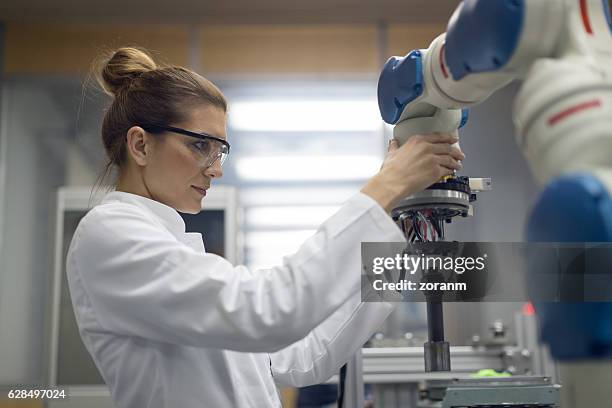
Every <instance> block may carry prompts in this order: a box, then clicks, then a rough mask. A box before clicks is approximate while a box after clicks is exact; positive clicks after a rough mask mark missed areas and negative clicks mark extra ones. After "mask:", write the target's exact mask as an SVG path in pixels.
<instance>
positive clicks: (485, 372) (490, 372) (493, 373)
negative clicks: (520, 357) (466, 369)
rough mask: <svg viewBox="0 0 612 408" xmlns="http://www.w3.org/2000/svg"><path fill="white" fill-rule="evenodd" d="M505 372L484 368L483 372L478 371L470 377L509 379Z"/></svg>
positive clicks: (509, 375) (508, 374)
mask: <svg viewBox="0 0 612 408" xmlns="http://www.w3.org/2000/svg"><path fill="white" fill-rule="evenodd" d="M511 376H512V374H510V373H509V372H507V371H502V372H498V371H495V370H494V369H492V368H485V369H483V370H478V372H476V373H474V374H472V375H471V377H473V378H485V377H511Z"/></svg>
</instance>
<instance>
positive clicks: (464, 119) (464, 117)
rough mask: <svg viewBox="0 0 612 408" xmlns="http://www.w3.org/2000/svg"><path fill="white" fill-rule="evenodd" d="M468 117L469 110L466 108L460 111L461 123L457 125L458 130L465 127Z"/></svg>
mask: <svg viewBox="0 0 612 408" xmlns="http://www.w3.org/2000/svg"><path fill="white" fill-rule="evenodd" d="M469 117H470V110H469V109H468V108H463V109H461V123H460V124H459V129H461V128H462V127H464V126H465V125H467V123H468V119H469Z"/></svg>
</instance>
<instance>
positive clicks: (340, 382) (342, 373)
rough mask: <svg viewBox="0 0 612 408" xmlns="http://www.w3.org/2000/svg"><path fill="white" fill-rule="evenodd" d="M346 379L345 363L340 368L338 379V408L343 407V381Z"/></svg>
mask: <svg viewBox="0 0 612 408" xmlns="http://www.w3.org/2000/svg"><path fill="white" fill-rule="evenodd" d="M345 381H346V364H345V365H343V366H342V368H341V369H340V379H339V380H338V408H343V407H342V405H343V404H344V383H345Z"/></svg>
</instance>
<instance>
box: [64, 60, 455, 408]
mask: <svg viewBox="0 0 612 408" xmlns="http://www.w3.org/2000/svg"><path fill="white" fill-rule="evenodd" d="M100 73H101V75H100V78H99V80H100V82H101V85H102V86H103V87H104V89H105V90H106V91H107V92H108V93H110V94H111V95H113V96H114V100H113V102H112V104H111V106H110V107H109V109H108V111H107V112H106V114H105V117H104V121H103V125H102V139H103V142H104V147H105V149H106V153H107V155H108V157H109V161H108V165H107V166H106V173H108V171H109V169H111V168H112V167H113V166H115V167H116V168H117V169H118V179H117V182H116V186H115V191H112V192H110V193H108V194H107V195H106V196H105V197H104V199H103V201H102V203H101V204H100V205H98V206H96V207H94V208H93V209H92V210H91V211H90V212H89V213H88V214H87V215H86V216H85V217H84V218H83V219H82V220H81V222H80V223H79V226H78V228H77V229H76V232H75V234H74V238H73V240H72V243H71V246H70V249H69V252H68V258H67V275H68V283H69V286H70V292H71V295H72V302H73V306H74V310H75V315H76V319H77V322H78V325H79V330H80V333H81V337H82V339H83V343H84V344H85V346H86V348H87V350H88V351H89V353H90V354H91V355H92V357H93V360H94V361H95V363H96V365H97V367H98V369H99V370H100V373H101V374H102V376H103V378H104V380H105V382H106V383H107V384H108V386H109V387H110V391H111V394H112V396H113V399H114V401H115V404H116V406H117V407H118V408H127V407H130V408H145V407H169V408H170V407H171V408H194V407H214V408H218V407H258V408H259V407H280V400H279V397H278V392H277V390H276V387H275V381H277V382H279V383H285V384H290V385H293V386H305V385H308V384H315V383H319V382H322V381H325V380H327V379H328V378H329V377H330V376H331V375H333V374H334V373H336V372H337V370H338V369H339V367H340V366H341V365H342V364H344V362H345V361H347V359H348V358H349V357H350V356H351V354H352V353H354V351H355V350H357V349H358V348H359V347H361V345H362V344H363V343H364V342H365V341H366V340H367V339H368V337H369V336H370V335H371V334H372V332H373V331H374V330H375V329H376V328H377V327H378V326H380V324H381V323H382V321H383V320H384V319H385V318H386V316H387V315H388V314H389V313H390V312H391V310H392V305H390V304H388V303H378V304H375V303H371V304H362V303H360V290H359V288H360V243H361V242H362V241H400V240H403V239H404V237H403V235H402V233H401V232H400V230H399V229H398V228H397V226H396V225H395V224H394V222H393V221H392V219H391V218H390V217H389V215H388V212H389V211H390V209H391V208H392V207H393V205H394V204H395V203H396V202H397V201H398V200H399V199H400V198H401V197H403V196H405V195H407V194H411V193H414V192H416V191H419V190H421V189H423V188H425V187H426V186H428V185H430V184H432V183H433V182H434V181H436V180H438V179H439V178H440V177H442V176H444V175H446V174H450V173H451V172H452V171H453V170H454V169H458V168H460V164H459V160H461V159H463V157H464V156H463V154H462V153H461V152H460V151H459V150H458V149H456V148H454V147H452V146H451V144H452V143H454V142H456V140H455V139H454V138H453V137H451V136H447V135H429V136H418V137H414V138H412V139H411V140H410V142H408V143H407V144H406V145H405V146H403V147H401V148H398V147H397V145H396V144H391V145H390V148H389V153H388V155H387V158H386V160H385V162H384V164H383V166H382V168H381V170H380V172H379V173H378V174H377V175H376V176H374V177H373V178H372V179H371V180H370V181H368V183H367V184H366V185H365V186H363V188H362V190H361V191H360V192H359V193H358V194H356V195H355V196H354V197H352V198H351V199H350V200H349V201H348V202H347V203H346V204H345V205H344V206H342V208H341V209H340V210H339V211H338V212H337V213H336V214H335V215H333V216H332V217H331V218H330V219H328V220H327V221H325V222H324V223H323V225H321V226H320V228H319V229H318V231H317V233H316V234H315V235H314V236H313V237H311V238H310V239H308V240H307V241H306V242H305V243H304V244H303V245H302V246H301V248H300V249H299V250H298V251H297V253H295V254H293V255H291V256H288V257H285V258H284V262H283V265H282V266H278V267H275V268H272V269H269V270H262V271H250V270H248V269H246V268H245V267H244V266H241V265H240V266H234V265H231V264H230V263H229V262H228V261H226V260H225V259H223V258H221V257H219V256H217V255H214V254H208V253H205V252H204V247H203V244H202V238H201V236H200V235H199V234H194V233H185V225H184V223H183V221H182V218H181V217H180V216H179V214H178V213H177V211H181V212H186V213H197V212H199V211H200V210H201V201H202V198H203V197H204V196H205V195H206V190H207V189H208V188H209V187H210V185H211V181H212V180H213V179H216V178H220V177H221V176H222V174H223V170H222V167H221V164H222V162H223V160H224V158H225V157H226V156H227V154H228V153H229V144H228V142H227V135H226V110H227V105H226V102H225V99H224V97H223V95H222V94H221V92H220V91H219V90H218V89H217V88H216V87H215V86H214V85H213V84H212V83H210V82H209V81H207V80H206V79H204V78H203V77H201V76H200V75H198V74H196V73H194V72H192V71H190V70H187V69H185V68H181V67H167V66H166V67H158V66H157V65H156V64H155V62H154V61H153V60H152V59H151V58H150V57H149V56H148V55H147V54H146V53H145V52H143V51H142V50H139V49H135V48H121V49H119V50H117V51H116V52H115V53H114V54H113V55H112V57H111V58H110V59H109V60H108V61H107V62H106V63H105V64H104V65H103V66H102V67H101V72H100ZM279 171H282V169H279Z"/></svg>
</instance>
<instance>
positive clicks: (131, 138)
mask: <svg viewBox="0 0 612 408" xmlns="http://www.w3.org/2000/svg"><path fill="white" fill-rule="evenodd" d="M147 136H148V135H147V134H146V132H145V131H144V129H143V128H141V127H140V126H132V127H131V128H129V129H128V131H127V134H126V136H125V137H126V149H127V152H128V155H129V156H131V157H132V158H133V159H134V161H135V162H136V164H138V165H139V166H146V165H147V160H148V156H147V153H149V152H150V146H147V145H148V144H149V143H150V139H149V138H148V137H147Z"/></svg>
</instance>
